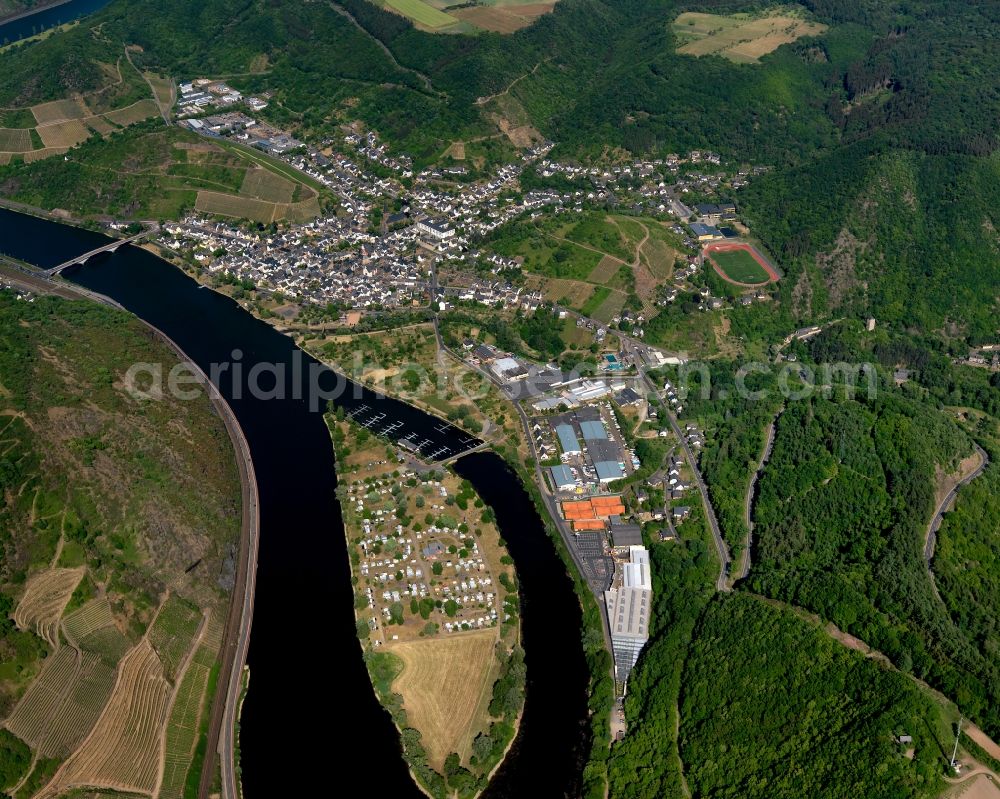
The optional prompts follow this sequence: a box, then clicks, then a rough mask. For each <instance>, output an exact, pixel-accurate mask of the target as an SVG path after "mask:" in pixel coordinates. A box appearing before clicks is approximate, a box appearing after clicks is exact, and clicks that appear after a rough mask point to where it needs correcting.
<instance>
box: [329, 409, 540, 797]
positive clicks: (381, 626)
mask: <svg viewBox="0 0 1000 799" xmlns="http://www.w3.org/2000/svg"><path fill="white" fill-rule="evenodd" d="M327 420H328V424H329V426H330V431H331V437H332V439H333V442H334V447H335V451H336V455H337V465H338V475H339V480H340V485H339V487H338V489H337V496H338V499H339V500H340V505H341V509H342V514H343V519H344V531H345V535H346V537H347V544H348V554H349V557H350V561H351V580H352V584H353V586H354V596H355V603H354V607H355V616H356V619H357V634H358V638H359V640H360V641H361V645H362V648H363V650H364V653H365V663H366V665H367V667H368V671H369V675H370V677H371V680H372V684H373V686H374V688H375V692H376V695H377V696H378V698H379V701H380V702H381V703H382V704H383V706H384V707H385V708H386V709H387V710H388V711H389V713H390V714H391V716H392V719H393V722H394V723H395V724H396V726H397V728H398V729H399V731H400V737H401V740H402V746H403V756H404V759H405V760H406V762H407V764H408V766H409V768H410V773H411V774H412V776H413V777H414V780H415V781H416V782H417V784H418V786H419V787H420V788H421V789H422V790H423V791H424V792H425V793H426V794H427V795H428V796H432V797H435V799H438V797H440V798H441V799H445V797H474V796H478V795H479V793H480V792H481V791H483V790H484V789H485V788H486V785H487V783H488V781H489V777H490V774H491V773H492V772H493V770H494V769H495V768H496V767H497V766H498V765H499V763H500V762H501V761H502V759H503V757H504V754H505V753H506V751H507V748H508V746H509V745H510V743H511V741H512V740H513V738H514V736H515V734H516V731H517V726H518V722H519V715H520V711H521V708H522V705H523V702H524V681H525V668H524V653H523V651H522V650H521V647H520V640H519V638H520V624H519V612H518V611H519V602H518V589H517V578H516V575H515V570H514V561H513V559H512V558H511V556H510V555H509V553H508V552H507V548H506V545H505V542H504V541H503V539H502V537H501V535H500V532H499V530H498V528H497V523H496V518H495V515H494V513H493V510H492V509H491V508H490V507H489V506H487V505H486V503H485V502H484V501H483V500H482V499H481V498H480V497H479V496H478V495H477V493H476V491H475V489H474V488H473V486H472V484H471V483H470V482H469V481H468V480H464V479H462V478H460V477H459V476H458V475H457V474H455V472H454V471H452V470H451V469H450V468H449V467H447V466H444V465H441V464H434V465H430V464H427V463H424V462H423V461H421V460H419V459H418V458H416V457H415V456H414V455H412V454H411V453H409V452H406V451H405V450H402V449H397V448H396V447H394V446H393V445H391V444H390V443H388V442H387V441H385V440H383V439H381V438H378V437H377V436H376V435H374V434H372V433H370V432H369V431H368V430H367V429H365V428H364V427H362V426H360V425H358V424H356V423H355V422H353V421H352V420H351V419H350V417H348V416H345V414H344V413H343V412H338V413H337V415H336V416H333V415H330V416H328V417H327Z"/></svg>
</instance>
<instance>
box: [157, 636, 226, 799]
mask: <svg viewBox="0 0 1000 799" xmlns="http://www.w3.org/2000/svg"><path fill="white" fill-rule="evenodd" d="M221 643H222V622H221V621H219V620H218V619H216V618H215V617H212V618H211V619H209V620H208V621H207V622H206V625H205V630H204V632H203V633H202V638H201V643H200V644H199V646H198V649H197V650H196V651H195V653H194V656H193V657H192V658H191V661H190V663H188V666H187V669H186V670H185V671H184V675H183V677H181V681H180V683H179V685H178V687H177V693H176V696H175V697H174V704H173V707H172V708H171V710H170V720H169V722H168V724H167V733H166V742H165V746H164V757H163V777H162V779H161V781H160V793H159V799H182V797H183V796H184V784H185V781H186V779H187V774H188V771H189V770H190V768H191V758H192V756H193V755H194V751H195V745H196V744H197V742H198V737H199V729H200V727H201V726H202V722H203V720H204V718H205V715H206V713H207V712H208V703H207V702H206V699H207V697H206V696H205V693H206V691H207V689H208V687H209V680H210V677H211V674H212V667H213V665H214V664H215V661H216V658H217V657H218V654H219V647H220V646H221Z"/></svg>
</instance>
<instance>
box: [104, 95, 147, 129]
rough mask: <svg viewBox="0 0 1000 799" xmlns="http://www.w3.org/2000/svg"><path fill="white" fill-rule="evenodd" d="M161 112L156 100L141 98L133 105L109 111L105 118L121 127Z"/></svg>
mask: <svg viewBox="0 0 1000 799" xmlns="http://www.w3.org/2000/svg"><path fill="white" fill-rule="evenodd" d="M159 113H160V110H159V107H158V106H157V105H156V102H155V101H153V100H139V102H137V103H132V105H129V106H126V107H125V108H119V109H117V110H116V111H109V112H108V113H106V114H105V115H104V118H105V119H107V120H108V121H109V122H113V123H114V124H116V125H118V126H119V127H123V128H125V127H128V126H129V125H134V124H135V123H136V122H142V121H143V120H144V119H150V118H152V117H155V116H157V115H158V114H159Z"/></svg>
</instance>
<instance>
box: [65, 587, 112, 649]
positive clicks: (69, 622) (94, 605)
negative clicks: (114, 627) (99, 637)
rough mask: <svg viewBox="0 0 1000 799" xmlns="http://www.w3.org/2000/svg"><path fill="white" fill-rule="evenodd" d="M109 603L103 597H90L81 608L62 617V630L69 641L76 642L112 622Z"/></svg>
mask: <svg viewBox="0 0 1000 799" xmlns="http://www.w3.org/2000/svg"><path fill="white" fill-rule="evenodd" d="M114 621H115V620H114V617H113V616H112V615H111V605H110V604H108V600H107V599H105V598H104V597H101V598H100V599H91V600H90V601H89V602H88V603H87V604H86V605H84V606H83V607H82V608H80V609H78V610H75V611H73V612H72V613H70V614H69V615H68V616H66V618H65V619H63V632H65V633H66V637H67V638H69V640H70V642H71V643H74V644H75V643H77V642H79V641H80V640H81V639H82V638H84V637H86V636H88V635H90V633H92V632H94V631H95V630H99V629H100V628H101V627H106V626H107V625H109V624H114Z"/></svg>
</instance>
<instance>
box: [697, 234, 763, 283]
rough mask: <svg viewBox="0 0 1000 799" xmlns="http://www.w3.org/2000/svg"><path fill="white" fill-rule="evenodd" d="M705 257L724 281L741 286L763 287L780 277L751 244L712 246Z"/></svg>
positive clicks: (706, 251) (708, 248)
mask: <svg viewBox="0 0 1000 799" xmlns="http://www.w3.org/2000/svg"><path fill="white" fill-rule="evenodd" d="M705 257H706V258H707V259H708V260H709V261H711V263H712V266H713V267H714V268H715V271H716V272H718V274H719V275H720V276H721V277H722V278H723V279H725V280H728V281H729V282H730V283H736V284H737V285H740V286H762V285H764V284H766V283H771V282H776V281H777V280H778V277H779V276H778V273H777V272H775V271H774V268H773V267H772V266H771V265H770V264H769V263H768V262H767V260H766V259H765V258H764V256H762V255H761V254H760V253H759V252H757V251H756V250H755V249H754V248H753V247H751V246H750V245H749V244H710V245H709V246H707V247H706V248H705Z"/></svg>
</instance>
